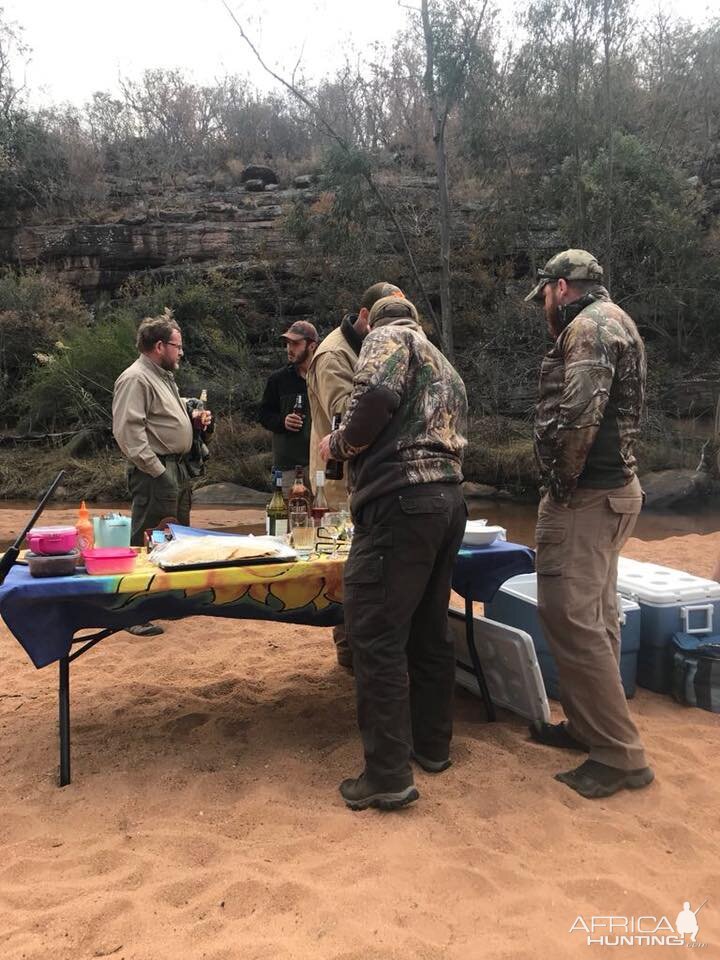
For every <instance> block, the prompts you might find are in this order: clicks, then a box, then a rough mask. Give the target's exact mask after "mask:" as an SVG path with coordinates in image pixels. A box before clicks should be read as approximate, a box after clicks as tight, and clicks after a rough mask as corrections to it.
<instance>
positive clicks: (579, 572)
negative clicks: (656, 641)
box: [536, 478, 647, 770]
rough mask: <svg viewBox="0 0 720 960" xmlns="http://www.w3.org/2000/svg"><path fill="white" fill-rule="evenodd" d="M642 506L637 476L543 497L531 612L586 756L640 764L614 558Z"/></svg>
mask: <svg viewBox="0 0 720 960" xmlns="http://www.w3.org/2000/svg"><path fill="white" fill-rule="evenodd" d="M641 506H642V490H641V488H640V483H639V481H638V480H637V478H635V479H633V480H632V481H631V482H630V483H629V484H627V486H625V487H620V488H617V489H614V490H592V489H588V488H582V489H578V490H576V491H575V493H574V494H573V496H572V498H571V500H570V504H569V505H568V506H562V505H560V504H558V503H556V502H555V501H553V500H552V499H551V498H550V496H548V495H546V496H545V497H543V499H542V501H541V503H540V509H539V512H538V523H537V532H536V541H537V574H538V578H537V580H538V612H539V615H540V621H541V623H542V626H543V630H544V631H545V638H546V640H547V643H548V646H549V647H550V652H551V653H552V655H553V657H554V658H555V661H556V663H557V668H558V676H559V681H560V699H561V701H562V705H563V708H564V710H565V714H566V716H567V720H568V732H569V733H570V734H571V735H572V736H573V737H575V738H576V739H577V740H579V741H581V742H582V743H585V744H587V745H588V746H589V747H590V759H591V760H597V761H598V763H604V764H607V765H608V766H611V767H618V768H620V769H622V770H635V769H638V768H640V767H644V766H646V765H647V764H646V760H645V752H644V750H643V746H642V743H641V742H640V735H639V733H638V730H637V727H636V726H635V723H634V722H633V719H632V717H631V716H630V711H629V709H628V705H627V701H626V699H625V693H624V691H623V688H622V683H621V680H620V670H619V661H620V622H619V615H618V609H617V561H618V555H619V553H620V550H621V549H622V547H623V545H624V543H625V541H626V540H627V539H628V537H629V536H630V534H631V533H632V530H633V528H634V526H635V522H636V520H637V516H638V514H639V513H640V508H641Z"/></svg>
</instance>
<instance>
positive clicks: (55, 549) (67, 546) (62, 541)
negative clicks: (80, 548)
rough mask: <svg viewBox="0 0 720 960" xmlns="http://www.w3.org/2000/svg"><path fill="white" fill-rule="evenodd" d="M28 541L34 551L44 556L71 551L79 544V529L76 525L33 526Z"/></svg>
mask: <svg viewBox="0 0 720 960" xmlns="http://www.w3.org/2000/svg"><path fill="white" fill-rule="evenodd" d="M27 542H28V546H29V547H30V549H31V550H32V552H33V553H39V554H42V555H43V556H47V555H48V554H55V553H71V552H72V551H73V550H74V549H75V547H76V546H77V530H76V529H75V527H33V528H32V530H31V531H30V532H29V533H28V535H27Z"/></svg>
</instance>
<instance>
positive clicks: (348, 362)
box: [307, 282, 403, 670]
mask: <svg viewBox="0 0 720 960" xmlns="http://www.w3.org/2000/svg"><path fill="white" fill-rule="evenodd" d="M402 295H403V293H402V290H400V288H399V287H396V286H394V285H393V284H392V283H385V282H380V283H374V284H373V285H372V286H371V287H368V289H367V290H366V291H365V293H364V294H363V295H362V298H361V300H360V309H359V310H358V312H357V313H356V314H346V316H345V317H343V320H342V323H341V324H340V326H339V327H337V328H336V329H335V330H333V331H332V333H329V334H328V335H327V337H325V339H324V340H323V341H322V343H321V344H320V346H319V347H318V348H317V350H316V351H315V356H314V357H313V358H312V361H311V363H310V367H309V369H308V372H307V393H308V401H309V403H310V419H311V423H312V426H311V432H310V480H311V483H312V484H313V490H314V487H315V475H316V472H317V471H318V470H324V469H325V462H324V461H323V460H322V459H321V457H320V453H319V449H318V448H319V444H320V440H321V439H322V438H323V437H324V436H326V435H327V434H329V433H330V432H331V430H332V420H333V417H334V416H335V415H336V414H340V415H341V416H342V414H344V413H345V408H346V407H347V403H348V400H349V399H350V394H351V393H352V388H353V377H354V376H355V368H356V367H357V361H358V357H359V355H360V348H361V347H362V342H363V340H364V339H365V337H366V336H367V334H368V330H369V327H368V316H369V314H370V309H371V308H372V306H373V305H374V304H375V303H376V302H377V301H378V300H380V299H381V298H382V297H391V296H398V297H402ZM325 495H326V496H327V499H328V504H329V506H330V509H331V510H337V509H339V508H340V507H344V506H345V505H346V503H347V498H348V486H347V476H346V478H345V479H344V480H327V481H326V482H325ZM333 640H334V641H335V651H336V653H337V659H338V663H339V664H340V666H341V667H344V668H345V669H346V670H352V653H351V652H350V648H349V646H348V643H347V640H346V638H345V627H344V625H343V624H340V625H339V626H337V627H335V628H334V629H333Z"/></svg>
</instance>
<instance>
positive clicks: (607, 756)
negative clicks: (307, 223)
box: [526, 250, 653, 797]
mask: <svg viewBox="0 0 720 960" xmlns="http://www.w3.org/2000/svg"><path fill="white" fill-rule="evenodd" d="M602 279H603V270H602V267H601V266H600V264H599V263H598V262H597V260H596V259H595V257H593V255H592V254H590V253H588V252H587V251H586V250H565V251H563V252H562V253H559V254H557V255H556V256H554V257H552V258H551V259H550V260H549V261H548V262H547V263H546V264H545V267H544V268H543V270H541V271H540V272H539V278H538V283H537V285H536V286H535V287H534V289H533V290H532V291H531V292H530V294H529V295H528V296H527V297H526V300H534V301H537V302H540V303H542V304H543V306H544V309H545V318H546V321H547V325H548V330H549V332H550V335H551V337H552V339H553V345H552V347H551V349H550V350H549V351H548V353H547V354H546V356H545V358H544V360H543V362H542V368H541V371H540V386H539V389H538V402H537V410H536V414H535V454H536V458H537V461H538V465H539V468H540V474H541V477H542V482H543V487H544V496H543V498H542V501H541V502H540V509H539V513H538V523H537V533H536V541H537V580H538V612H539V615H540V620H541V622H542V625H543V630H544V632H545V637H546V639H547V642H548V646H549V647H550V650H551V652H552V654H553V657H554V658H555V661H556V663H557V667H558V676H559V679H560V697H561V700H562V704H563V707H564V709H565V714H566V716H567V722H566V723H558V724H549V723H546V724H542V725H537V726H534V727H532V728H531V735H532V736H533V738H534V739H535V740H538V741H539V742H540V743H544V744H546V745H547V746H552V747H560V748H564V749H571V750H579V751H584V752H587V753H589V759H588V760H586V761H585V762H584V763H582V764H581V765H580V766H579V767H577V769H575V770H569V771H567V772H565V773H558V774H556V779H557V780H560V781H561V782H562V783H565V784H567V785H568V786H569V787H571V788H572V789H573V790H576V791H577V792H578V793H579V794H581V795H582V796H584V797H609V796H610V795H611V794H613V793H615V792H616V791H618V790H621V789H623V788H638V787H644V786H646V785H647V784H649V783H650V782H651V781H652V779H653V772H652V770H651V769H650V767H649V766H648V765H647V761H646V758H645V751H644V749H643V745H642V743H641V741H640V735H639V733H638V730H637V727H636V726H635V723H634V721H633V718H632V716H631V715H630V711H629V709H628V705H627V702H626V700H625V694H624V692H623V687H622V682H621V679H620V671H619V668H618V664H619V660H620V626H619V621H618V610H617V593H616V591H617V561H618V555H619V553H620V550H621V549H622V547H623V544H624V543H625V541H626V540H627V538H628V537H629V536H630V534H631V533H632V530H633V527H634V526H635V521H636V520H637V516H638V513H639V512H640V508H641V506H642V490H641V489H640V484H639V482H638V479H637V467H636V461H635V455H634V451H633V447H634V443H635V440H636V439H637V435H638V432H639V424H640V415H641V411H642V407H643V402H644V393H645V349H644V346H643V342H642V339H641V337H640V334H639V333H638V330H637V327H636V326H635V324H634V323H633V321H632V319H631V318H630V317H629V316H628V315H627V313H625V311H624V310H622V309H621V308H620V307H618V306H617V304H615V303H613V302H612V301H611V299H610V296H609V294H608V291H607V290H606V289H605V287H604V286H603V285H602Z"/></svg>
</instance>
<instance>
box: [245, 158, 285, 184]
mask: <svg viewBox="0 0 720 960" xmlns="http://www.w3.org/2000/svg"><path fill="white" fill-rule="evenodd" d="M248 180H262V182H263V184H266V183H277V182H278V177H277V174H276V173H275V171H274V170H272V169H271V168H270V167H264V166H262V165H261V164H259V163H251V164H249V165H248V166H247V167H245V169H244V170H243V172H242V173H241V174H240V183H245V184H247V181H248Z"/></svg>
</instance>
